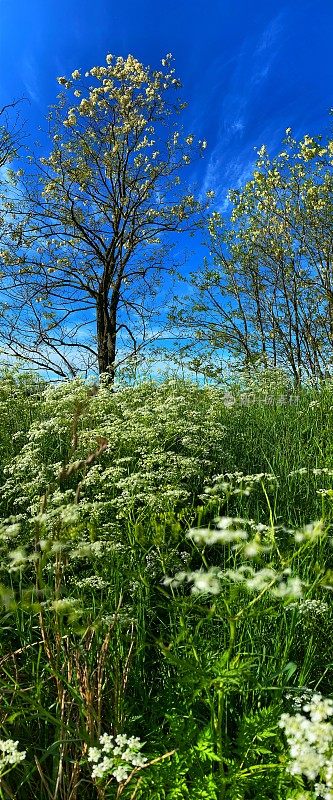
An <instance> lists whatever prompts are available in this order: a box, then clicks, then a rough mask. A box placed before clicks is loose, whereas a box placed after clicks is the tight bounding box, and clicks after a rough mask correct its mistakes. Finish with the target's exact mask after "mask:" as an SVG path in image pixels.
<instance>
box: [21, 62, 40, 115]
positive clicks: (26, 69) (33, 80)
mask: <svg viewBox="0 0 333 800" xmlns="http://www.w3.org/2000/svg"><path fill="white" fill-rule="evenodd" d="M21 78H22V83H23V85H24V88H25V91H26V93H27V95H28V97H29V99H30V100H31V102H32V103H36V104H38V105H39V104H40V101H41V97H40V88H39V80H38V70H37V67H36V63H35V59H34V58H33V56H31V55H29V56H28V55H25V56H23V58H22V61H21Z"/></svg>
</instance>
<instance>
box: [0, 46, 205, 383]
mask: <svg viewBox="0 0 333 800" xmlns="http://www.w3.org/2000/svg"><path fill="white" fill-rule="evenodd" d="M58 82H59V84H60V85H61V87H62V93H61V95H60V96H59V102H58V104H57V105H56V106H55V107H53V108H52V109H51V112H50V117H49V126H50V136H51V138H52V149H51V152H50V153H49V154H48V155H47V156H45V157H42V158H41V159H40V160H39V161H36V160H34V159H31V161H32V167H31V168H30V172H32V170H33V168H34V169H35V170H36V169H37V172H38V181H39V183H38V186H37V187H36V182H35V180H34V178H33V177H32V176H31V175H30V177H29V175H28V177H27V179H25V178H24V176H22V175H21V173H20V174H19V177H18V179H17V180H16V188H17V192H18V194H20V192H22V187H23V186H24V198H22V196H21V199H20V201H19V204H17V203H16V205H15V208H14V207H12V209H11V212H12V214H13V215H14V221H13V225H12V230H11V233H12V239H11V242H10V241H9V239H8V241H7V247H5V248H3V250H2V254H1V255H2V261H3V264H4V270H5V273H6V280H5V282H4V291H5V303H4V310H3V314H2V331H1V332H2V339H3V342H4V346H5V347H6V350H7V352H8V353H13V354H14V355H16V356H19V357H20V358H21V359H22V358H26V359H28V360H29V361H30V362H33V363H35V364H37V365H38V366H40V367H42V368H46V369H51V370H52V371H54V372H56V373H57V374H58V375H68V374H69V375H73V374H75V373H76V371H78V370H80V371H82V369H83V368H85V369H90V368H91V367H92V366H93V365H94V364H95V363H96V362H97V364H98V370H99V373H103V374H105V375H107V376H108V378H109V380H110V381H113V380H114V375H115V368H116V363H117V360H118V361H119V360H122V358H123V357H124V355H125V351H126V352H131V353H136V352H137V351H138V349H140V347H141V346H142V344H143V342H144V341H145V339H146V337H147V327H148V325H147V323H148V320H149V313H150V312H151V311H153V310H154V303H156V300H155V297H156V292H157V286H158V279H159V276H160V275H161V272H162V271H163V269H165V268H166V252H167V251H166V248H167V241H168V237H169V239H171V240H173V239H174V235H175V234H178V233H179V232H180V231H184V230H191V229H194V227H195V226H196V225H197V224H198V222H199V219H200V215H201V211H202V208H201V205H200V203H199V202H197V201H196V200H195V198H194V196H193V194H189V193H187V194H184V193H182V190H181V172H182V170H183V168H186V167H187V166H188V165H189V164H190V162H191V159H192V156H193V154H194V153H195V152H198V151H199V153H202V151H203V150H204V149H205V146H206V143H205V141H198V142H195V140H194V136H193V135H192V134H190V135H187V136H185V135H184V134H182V132H181V130H180V129H179V127H178V118H179V114H181V112H182V110H183V109H184V107H185V105H186V104H184V103H183V102H181V100H180V99H179V97H178V96H177V95H178V89H179V87H180V82H179V80H178V78H177V77H175V70H174V68H173V67H172V57H171V55H170V54H169V55H168V56H167V57H166V58H165V59H163V60H162V68H161V69H159V70H152V69H151V68H149V67H145V66H143V64H141V63H140V62H139V61H137V60H136V59H135V58H134V57H133V56H131V55H129V56H128V57H127V58H126V59H124V58H121V57H119V58H114V57H113V56H112V55H107V57H106V64H105V66H100V67H93V68H92V69H90V70H89V71H88V72H86V73H85V76H84V77H82V76H81V73H80V71H79V70H75V71H74V72H73V73H72V76H71V78H70V79H67V78H65V77H60V78H58ZM12 179H13V181H14V183H15V175H12ZM13 244H14V247H13ZM169 263H170V262H169ZM121 335H122V340H121V341H120V337H121ZM119 342H120V344H119ZM117 349H118V357H117ZM119 351H120V352H119Z"/></svg>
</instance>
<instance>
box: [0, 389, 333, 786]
mask: <svg viewBox="0 0 333 800" xmlns="http://www.w3.org/2000/svg"><path fill="white" fill-rule="evenodd" d="M265 381H266V382H265ZM245 388H246V387H245ZM0 402H1V414H2V425H1V430H0V476H1V477H0V479H1V486H2V488H1V495H0V514H1V519H0V525H1V527H0V543H1V575H0V584H1V587H0V589H1V598H2V612H1V625H2V635H1V640H0V691H1V696H2V704H1V716H0V725H1V731H0V738H1V739H3V740H7V739H13V740H14V741H16V740H17V741H18V742H19V745H18V747H19V749H21V750H25V751H26V758H25V759H24V760H22V761H21V762H20V763H18V764H17V765H15V766H13V767H11V768H10V769H9V770H8V774H3V777H2V779H1V781H0V790H1V793H2V797H6V798H7V797H15V798H18V800H23V799H24V800H30V799H31V800H35V799H36V800H37V798H38V800H50V798H53V799H54V800H77V798H80V799H81V798H82V800H88V799H89V800H93V798H98V800H100V798H118V797H120V796H122V797H123V798H124V800H127V799H128V800H129V798H133V800H134V798H137V799H138V800H139V798H142V800H143V798H145V800H160V799H161V800H162V798H163V800H183V798H184V800H185V798H191V800H199V798H200V799H201V800H205V798H206V800H214V798H216V799H217V798H218V800H220V799H221V798H223V799H224V798H225V800H255V799H257V798H261V800H273V799H274V800H288V798H291V797H296V794H297V791H298V790H299V791H301V792H303V795H302V796H304V797H309V798H310V797H315V795H314V794H313V793H312V794H311V793H309V794H306V792H307V791H308V792H310V790H311V789H312V786H311V785H310V784H306V783H304V781H303V779H302V778H301V777H299V778H297V779H296V778H294V777H292V776H291V775H290V774H289V773H288V771H287V769H286V767H287V763H288V750H287V746H286V741H285V739H284V737H283V733H282V731H281V729H280V728H279V726H278V720H279V718H280V716H281V713H282V712H285V711H292V709H293V708H294V705H293V699H294V700H295V699H296V700H297V698H299V697H301V695H302V693H304V692H305V693H306V691H310V692H314V691H320V692H321V693H322V694H323V695H324V696H329V695H330V692H331V686H332V666H333V645H332V644H331V641H330V630H331V626H332V607H331V602H330V599H331V585H332V575H333V571H332V572H330V570H331V568H332V565H331V561H332V555H331V554H332V547H331V524H332V496H331V495H332V493H331V491H330V490H331V487H332V486H333V474H332V475H330V474H329V473H330V471H332V470H333V463H332V442H333V436H332V434H333V416H332V407H333V388H332V387H331V386H330V385H329V384H326V385H325V386H323V387H322V388H321V389H303V390H300V392H299V393H298V395H292V396H291V398H289V399H288V398H287V395H286V393H285V387H284V386H281V385H279V384H275V383H274V382H273V388H272V383H269V376H268V377H267V376H265V375H264V376H263V377H262V378H261V379H260V381H259V379H258V385H257V390H256V392H255V393H254V395H253V396H252V398H251V399H247V400H246V397H245V396H244V394H243V396H241V397H240V396H239V392H236V391H235V402H234V404H233V405H232V406H231V407H229V404H226V403H225V400H224V392H223V391H222V389H219V388H216V387H213V386H207V387H200V386H195V385H193V384H191V383H189V382H183V381H177V380H171V381H170V380H169V381H166V382H165V383H162V384H156V383H154V382H148V383H143V384H141V385H138V386H134V387H128V388H122V389H118V390H117V391H115V392H111V391H110V390H109V389H107V388H101V389H100V390H99V391H98V392H97V393H96V392H94V391H91V390H89V388H88V387H87V386H86V385H84V384H83V383H81V382H80V381H73V382H71V383H69V384H63V385H60V386H57V387H49V386H47V385H46V386H44V385H41V384H40V382H38V381H37V380H36V379H35V378H34V377H30V378H28V379H24V378H23V377H21V376H15V375H13V374H11V373H8V374H6V375H4V376H3V378H2V381H1V382H0ZM314 469H315V470H326V472H319V473H318V472H317V474H316V473H314V472H313V470H314ZM299 470H301V474H299V473H298V471H299ZM260 473H264V474H263V475H262V477H259V478H258V477H256V476H258V475H259V474H260ZM290 473H295V474H292V475H291V474H290ZM272 476H273V477H272ZM226 516H228V517H232V518H236V517H239V518H241V520H242V521H241V522H239V523H235V524H234V525H231V526H229V527H228V528H227V530H228V531H229V532H231V536H230V538H231V541H230V543H229V544H228V543H224V544H223V543H219V542H215V543H214V544H212V545H208V544H207V534H205V533H203V534H202V540H201V541H199V540H198V541H195V540H194V539H193V537H192V538H191V537H190V538H189V536H188V535H187V534H188V531H189V529H190V528H198V527H199V528H207V527H208V529H210V531H211V532H212V531H215V532H216V527H215V526H216V522H214V520H216V518H217V517H219V518H220V517H226ZM316 520H322V525H321V528H320V530H319V529H317V532H316V530H314V531H312V533H311V532H309V531H308V530H305V532H304V531H303V534H302V535H303V538H302V537H301V536H300V535H298V534H297V532H299V531H300V529H303V526H305V525H307V524H308V523H311V522H315V521H316ZM258 525H259V528H258ZM260 526H265V527H264V528H263V529H262V532H261V531H260ZM234 528H236V529H237V528H240V530H241V531H242V534H241V536H240V537H239V538H238V539H237V533H236V534H235V536H234V538H233V533H232V531H234ZM295 532H296V535H295ZM242 536H244V537H245V536H247V539H245V538H241V537H242ZM205 537H206V538H205ZM197 538H198V539H200V536H199V534H198V535H197ZM249 543H253V546H255V547H256V548H257V550H256V555H249V554H248V553H247V551H246V550H244V549H242V548H243V547H244V545H245V546H247V545H248V544H249ZM235 545H236V547H235ZM244 565H246V566H247V567H248V568H252V570H253V571H254V573H255V575H254V577H256V576H258V573H260V571H261V570H264V569H270V570H274V571H275V572H274V575H275V577H274V580H273V582H272V584H271V585H270V584H269V581H268V580H266V581H265V579H264V578H262V579H261V580H262V581H263V582H262V583H261V587H260V588H258V589H257V590H253V589H250V588H249V585H248V580H249V575H248V576H247V580H243V581H240V580H239V579H238V580H235V579H232V578H230V574H231V573H228V570H229V571H230V570H232V574H233V575H234V576H235V575H236V577H237V576H239V575H241V574H242V573H241V572H239V570H240V569H242V567H243V566H244ZM285 570H289V573H288V574H287V573H286V572H285ZM219 573H220V574H219ZM207 574H208V577H207ZM260 574H261V573H260ZM228 575H229V577H228ZM166 576H168V577H169V580H166ZM177 576H178V577H177ZM209 576H210V578H209ZM296 577H297V578H299V579H300V580H301V581H302V597H301V598H300V597H298V596H297V593H296V595H295V596H294V595H293V592H292V591H291V590H290V589H289V588H288V587H289V585H290V584H289V583H288V581H290V580H291V579H294V578H296ZM259 578H260V575H259ZM208 580H211V581H212V583H211V584H210V588H212V586H213V587H214V586H215V585H218V590H216V592H215V590H213V591H206V592H203V591H197V592H196V591H194V592H193V589H195V587H196V586H197V587H198V586H199V585H201V586H202V582H204V583H205V581H206V588H207V581H208ZM214 581H215V583H214ZM216 581H217V584H216ZM200 582H201V583H200ZM277 586H280V594H281V596H277V593H276V591H275V589H276V587H277ZM283 586H286V588H285V589H284V588H283ZM281 587H282V588H281ZM208 588H209V587H208ZM274 591H275V594H274ZM294 594H295V590H294ZM309 600H310V601H315V603H314V605H312V606H311V605H309V603H308V601H309ZM307 603H308V605H307ZM103 733H107V734H112V735H114V736H116V735H118V734H125V735H126V736H135V737H136V736H139V737H140V739H141V741H142V742H144V746H143V750H142V752H143V754H144V755H145V757H146V758H147V759H148V761H147V763H148V764H149V765H148V766H146V767H145V768H144V769H141V768H140V769H135V768H134V771H133V774H132V775H131V777H130V779H128V780H127V781H126V780H123V781H122V782H120V783H117V781H116V780H115V779H112V780H108V779H107V778H106V779H105V780H102V779H101V780H97V781H96V780H93V779H92V777H91V772H92V766H93V765H92V763H90V762H89V761H88V758H87V756H88V749H89V747H92V746H98V742H99V736H100V735H101V734H103ZM150 762H151V763H150ZM1 768H2V765H1V760H0V769H1ZM109 778H110V775H109ZM304 793H305V794H304ZM0 796H1V795H0Z"/></svg>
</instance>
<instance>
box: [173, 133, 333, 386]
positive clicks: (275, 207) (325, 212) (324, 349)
mask: <svg viewBox="0 0 333 800" xmlns="http://www.w3.org/2000/svg"><path fill="white" fill-rule="evenodd" d="M283 145H284V149H283V151H282V152H281V153H280V154H279V155H277V156H276V157H275V158H272V159H271V158H270V157H269V156H268V153H267V150H266V148H265V147H262V148H261V149H260V150H259V151H258V160H257V163H256V167H255V170H254V173H253V177H252V179H251V180H250V181H249V182H248V183H247V184H246V185H245V187H244V188H243V189H241V190H237V191H231V192H230V193H229V201H230V206H229V208H230V213H228V214H225V215H222V214H221V213H220V212H218V211H215V212H214V213H213V214H212V215H211V217H210V223H209V249H210V257H209V258H207V259H206V261H205V263H204V266H203V268H202V269H199V270H197V271H196V272H195V273H194V274H193V275H192V278H191V284H192V286H191V288H192V292H191V295H190V296H189V297H188V298H187V299H186V300H184V301H183V302H182V303H181V304H179V303H178V304H177V308H176V309H175V311H174V318H175V319H176V320H177V322H178V324H179V325H181V326H182V328H183V329H185V332H186V334H187V336H188V341H187V347H186V348H185V349H187V351H189V352H190V357H189V359H190V361H192V363H193V362H194V365H195V366H196V369H199V365H200V360H201V362H202V364H205V365H206V368H207V360H208V361H209V362H210V369H212V364H213V365H214V358H215V361H216V356H217V354H218V353H219V354H220V356H221V355H223V356H224V357H227V356H229V357H230V356H231V357H232V358H233V359H235V358H236V360H239V359H240V360H241V361H242V363H243V364H251V363H254V362H256V361H261V362H262V363H264V364H266V365H273V366H275V367H281V368H284V369H287V370H288V371H289V372H290V373H291V374H292V376H293V378H294V381H295V383H299V382H301V381H302V380H304V379H307V378H315V379H316V378H322V377H323V376H324V375H325V374H326V373H327V372H328V371H329V372H332V371H333V273H332V267H333V169H332V167H333V140H332V139H331V138H329V137H328V138H327V140H326V141H324V140H323V137H321V136H317V137H311V136H305V137H304V138H303V139H302V140H301V141H300V142H297V141H296V140H295V139H294V138H293V137H292V135H291V131H290V129H288V130H287V132H286V138H285V140H284V142H283ZM213 369H214V367H213Z"/></svg>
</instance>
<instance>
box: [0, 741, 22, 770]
mask: <svg viewBox="0 0 333 800" xmlns="http://www.w3.org/2000/svg"><path fill="white" fill-rule="evenodd" d="M25 757H26V751H25V750H18V742H14V741H13V739H0V776H1V775H3V774H4V773H5V772H7V770H8V769H11V767H15V766H16V764H20V762H21V761H24V759H25Z"/></svg>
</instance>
